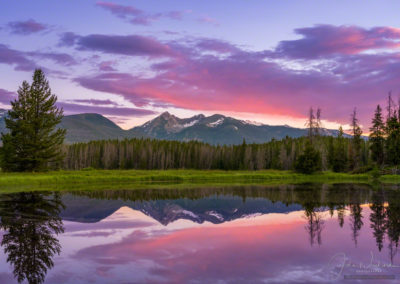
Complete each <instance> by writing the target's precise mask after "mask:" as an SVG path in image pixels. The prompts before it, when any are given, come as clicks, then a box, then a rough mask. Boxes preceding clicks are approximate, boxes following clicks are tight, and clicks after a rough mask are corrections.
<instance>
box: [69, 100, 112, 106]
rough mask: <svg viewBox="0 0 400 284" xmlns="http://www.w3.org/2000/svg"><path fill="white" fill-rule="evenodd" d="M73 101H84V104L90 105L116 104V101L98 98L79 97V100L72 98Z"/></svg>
mask: <svg viewBox="0 0 400 284" xmlns="http://www.w3.org/2000/svg"><path fill="white" fill-rule="evenodd" d="M72 101H73V102H75V103H84V104H91V105H112V106H118V104H117V103H115V102H113V101H111V100H99V99H81V100H72Z"/></svg>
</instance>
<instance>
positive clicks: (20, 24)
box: [7, 19, 48, 35]
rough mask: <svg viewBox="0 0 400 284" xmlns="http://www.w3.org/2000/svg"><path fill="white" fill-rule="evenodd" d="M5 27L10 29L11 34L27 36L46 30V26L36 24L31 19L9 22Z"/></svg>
mask: <svg viewBox="0 0 400 284" xmlns="http://www.w3.org/2000/svg"><path fill="white" fill-rule="evenodd" d="M7 27H8V28H9V29H10V31H11V33H13V34H18V35H29V34H33V33H38V32H41V31H44V30H47V29H48V26H47V25H45V24H42V23H39V22H36V21H35V20H33V19H30V20H26V21H15V22H10V23H8V25H7Z"/></svg>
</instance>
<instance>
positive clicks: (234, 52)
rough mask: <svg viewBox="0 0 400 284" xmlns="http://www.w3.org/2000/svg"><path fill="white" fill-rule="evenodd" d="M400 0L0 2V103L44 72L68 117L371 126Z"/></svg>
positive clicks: (382, 93) (389, 70) (398, 89)
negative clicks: (355, 121) (310, 118)
mask: <svg viewBox="0 0 400 284" xmlns="http://www.w3.org/2000/svg"><path fill="white" fill-rule="evenodd" d="M399 11H400V2H399V1H365V0H363V1H330V2H327V1H285V0H281V1H244V0H243V1H215V0H214V1H204V0H203V1H186V0H185V1H177V0H174V1H166V0H163V1H152V0H145V1H112V2H111V1H104V2H100V1H78V0H73V1H50V0H48V1H44V0H38V1H2V2H1V4H0V74H1V76H0V107H2V108H7V107H9V103H8V102H9V100H10V99H12V98H13V96H14V94H15V92H16V90H17V89H18V86H19V85H20V84H21V82H22V81H23V80H31V76H32V72H33V70H34V69H35V68H38V67H40V68H42V69H43V70H44V71H45V72H46V75H47V76H48V78H49V80H50V84H51V87H52V90H53V92H54V93H55V94H56V95H57V96H58V99H59V105H60V106H62V107H63V108H64V111H65V113H66V114H73V113H83V112H96V113H100V114H103V115H104V116H106V117H108V118H110V119H112V120H113V121H114V122H116V123H118V124H119V125H120V126H121V127H123V128H131V127H133V126H135V125H139V124H142V123H144V122H145V121H147V120H149V119H151V118H153V117H154V116H156V115H158V114H159V113H161V112H163V111H169V112H170V113H172V114H175V115H177V116H180V117H188V116H192V115H195V114H198V113H204V114H206V115H210V114H214V113H221V114H224V115H229V116H234V117H237V118H241V119H248V120H255V121H260V122H263V123H267V124H288V125H292V126H297V127H303V126H304V118H305V116H306V114H307V110H308V108H309V107H310V106H314V107H321V109H322V114H323V119H324V126H326V127H329V128H336V127H338V126H339V124H347V123H348V121H349V117H350V113H351V111H352V109H353V108H354V107H357V110H358V112H359V118H360V122H361V124H362V125H363V127H364V131H368V127H369V124H370V120H371V117H372V114H373V110H374V108H375V107H376V105H377V104H378V103H379V104H382V105H385V100H386V96H387V94H388V92H389V91H392V94H393V96H394V98H395V100H396V101H397V97H398V95H399V94H400V50H399V48H400V28H399V27H400V20H399V16H398V12H399Z"/></svg>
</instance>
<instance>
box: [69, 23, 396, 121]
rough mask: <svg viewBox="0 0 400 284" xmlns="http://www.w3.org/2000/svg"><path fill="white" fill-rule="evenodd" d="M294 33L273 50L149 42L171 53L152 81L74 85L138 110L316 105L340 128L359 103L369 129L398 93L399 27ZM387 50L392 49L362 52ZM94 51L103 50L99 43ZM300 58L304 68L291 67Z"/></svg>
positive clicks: (108, 78)
mask: <svg viewBox="0 0 400 284" xmlns="http://www.w3.org/2000/svg"><path fill="white" fill-rule="evenodd" d="M322 31H325V32H326V34H328V35H329V36H326V35H325V33H323V32H322ZM297 32H299V33H300V32H301V34H302V35H303V36H304V37H305V38H304V39H300V40H292V41H283V42H280V43H279V44H278V46H277V47H276V49H273V50H264V51H248V50H245V49H241V48H238V47H237V46H235V45H233V44H230V43H229V42H225V41H221V40H216V39H196V40H193V39H191V40H182V41H181V42H180V43H179V44H177V43H176V42H160V41H157V40H156V39H151V45H152V46H153V45H154V46H159V45H162V46H168V48H166V49H163V48H161V49H157V54H163V55H165V54H173V55H174V56H171V57H169V59H168V60H167V61H163V62H156V63H154V64H153V65H152V69H153V70H154V71H155V73H154V76H152V77H150V78H149V77H146V78H143V77H141V76H138V75H134V74H129V73H124V72H109V73H105V74H93V75H89V76H80V77H77V78H75V81H76V82H78V83H79V84H81V85H82V86H84V87H85V88H89V89H92V90H96V91H101V92H106V93H113V94H118V95H121V96H123V97H124V98H125V99H126V100H128V101H131V102H132V103H134V104H138V105H141V106H143V105H145V104H146V102H147V103H148V102H150V101H153V102H157V103H165V104H170V105H173V106H175V107H178V108H184V109H191V110H199V111H200V110H209V111H215V112H218V111H224V112H229V111H231V112H232V111H233V112H247V113H258V114H269V115H274V114H276V115H287V116H291V117H299V118H300V117H304V114H305V113H306V111H307V109H308V108H309V106H310V105H313V106H319V107H321V108H322V109H323V115H324V118H325V119H328V120H330V121H337V122H340V123H347V122H348V120H349V114H350V112H351V110H352V109H353V107H354V106H357V107H358V109H359V116H360V120H361V122H362V123H363V124H364V125H368V124H369V121H370V116H371V113H372V111H373V109H374V108H375V106H376V104H378V103H381V104H382V103H384V101H385V97H386V95H387V92H388V91H389V90H392V91H394V92H398V91H399V86H398V79H397V78H398V76H399V75H400V64H399V63H398V62H399V60H398V59H399V57H400V55H399V53H397V52H396V48H397V45H396V40H395V38H396V36H397V30H396V29H393V28H372V29H369V30H366V29H361V28H358V27H334V26H315V27H311V28H304V29H299V30H297ZM360 35H362V36H360ZM104 38H107V40H108V43H107V44H108V45H109V46H114V45H117V46H118V49H117V50H114V48H111V47H110V48H108V49H107V52H108V53H112V52H114V53H115V54H121V53H122V54H127V53H128V52H126V51H125V50H130V51H129V53H131V54H132V55H139V54H142V55H148V54H152V53H151V52H148V51H146V52H144V51H142V52H137V51H132V50H134V48H131V47H132V42H134V41H135V40H136V36H124V37H123V40H121V38H119V37H115V38H114V36H104ZM349 38H350V39H351V40H350V39H349ZM371 38H372V39H371ZM357 39H358V40H357ZM303 40H307V41H312V42H314V44H312V43H309V44H304V41H303ZM350 43H351V44H350ZM289 46H290V48H289ZM294 47H296V48H294ZM388 47H391V48H392V49H394V51H393V52H390V53H389V52H386V51H385V50H384V51H382V52H379V53H376V52H374V53H365V51H369V50H376V49H379V48H382V49H384V48H388ZM97 50H104V47H103V46H102V45H101V44H100V45H98V46H97ZM121 50H122V51H121ZM146 50H147V49H146ZM164 50H167V51H168V52H163V51H164ZM293 50H296V53H294V51H293ZM204 51H213V52H215V53H216V54H209V53H205V54H204ZM153 54H155V53H153ZM222 54H224V56H220V55H222ZM293 58H294V59H293ZM316 58H318V61H315V59H316ZM298 59H301V60H302V61H300V63H299V64H300V67H298V66H297V67H296V66H295V67H291V64H292V63H293V62H294V61H293V60H298ZM295 63H296V62H295ZM297 63H298V62H297ZM308 64H312V65H311V67H310V66H308ZM349 66H351V68H349Z"/></svg>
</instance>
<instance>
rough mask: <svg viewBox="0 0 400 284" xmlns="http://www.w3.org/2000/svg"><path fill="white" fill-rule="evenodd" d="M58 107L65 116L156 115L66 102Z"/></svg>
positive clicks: (145, 110) (126, 108)
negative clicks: (99, 114)
mask: <svg viewBox="0 0 400 284" xmlns="http://www.w3.org/2000/svg"><path fill="white" fill-rule="evenodd" d="M57 105H58V107H62V108H63V109H64V112H65V114H78V113H101V114H103V115H114V116H136V117H140V116H146V115H151V114H156V112H154V111H152V110H147V109H140V108H129V107H103V106H93V105H81V104H73V103H66V102H58V103H57Z"/></svg>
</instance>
